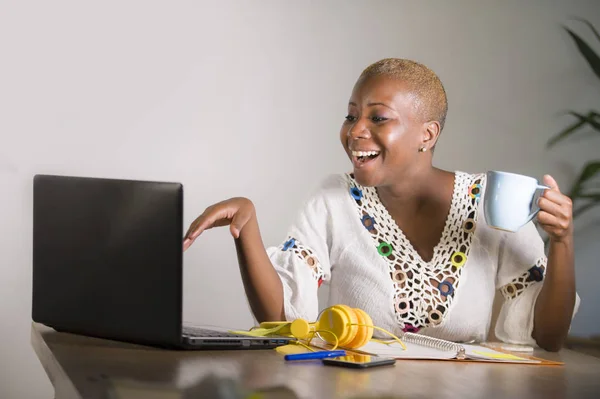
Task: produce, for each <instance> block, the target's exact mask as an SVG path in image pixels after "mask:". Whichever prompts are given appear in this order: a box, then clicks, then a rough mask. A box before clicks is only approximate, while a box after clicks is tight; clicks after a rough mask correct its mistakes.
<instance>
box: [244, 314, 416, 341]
mask: <svg viewBox="0 0 600 399" xmlns="http://www.w3.org/2000/svg"><path fill="white" fill-rule="evenodd" d="M374 329H376V330H380V331H383V332H385V333H387V334H389V335H390V336H392V337H393V338H394V340H395V341H397V342H399V343H400V344H401V345H402V347H403V348H405V346H404V344H403V343H402V341H400V339H399V338H398V337H396V336H395V335H394V334H392V333H390V332H389V331H386V330H384V329H382V328H379V327H375V326H374V325H373V320H372V319H371V317H370V316H369V315H368V314H367V313H366V312H365V311H364V310H362V309H359V308H351V307H349V306H347V305H334V306H331V307H329V308H326V309H325V310H323V311H322V312H321V314H320V316H319V320H318V321H316V322H314V323H309V322H308V321H306V320H304V319H296V320H293V321H291V322H287V321H275V322H273V321H267V322H262V323H260V325H259V326H258V328H254V329H252V330H250V331H249V332H248V334H249V335H254V336H268V335H284V336H292V337H294V338H296V339H298V340H307V341H309V342H310V341H311V340H312V338H313V337H314V336H315V335H319V337H320V338H321V339H322V340H323V341H325V342H327V343H329V344H331V345H334V348H336V347H338V346H339V347H342V348H347V349H358V348H361V347H362V346H364V345H365V344H366V343H367V342H369V341H370V340H371V339H372V338H373V330H374ZM236 332H237V331H236Z"/></svg>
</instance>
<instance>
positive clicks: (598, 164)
mask: <svg viewBox="0 0 600 399" xmlns="http://www.w3.org/2000/svg"><path fill="white" fill-rule="evenodd" d="M599 172H600V161H591V162H588V163H587V164H585V166H584V167H583V170H582V171H581V174H580V175H579V177H578V178H577V180H576V181H575V183H574V184H573V188H572V189H571V192H570V194H569V197H571V199H572V200H573V201H574V200H575V199H577V198H578V197H579V195H580V194H581V188H582V186H583V184H584V183H585V182H586V181H587V180H590V179H591V178H593V177H594V176H596V175H597V174H598V173H599Z"/></svg>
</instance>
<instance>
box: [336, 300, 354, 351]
mask: <svg viewBox="0 0 600 399" xmlns="http://www.w3.org/2000/svg"><path fill="white" fill-rule="evenodd" d="M334 307H337V308H339V309H340V310H342V311H343V312H344V313H345V314H346V317H347V322H346V323H344V334H343V335H342V336H341V337H340V336H338V340H339V342H338V344H339V346H347V345H348V344H349V343H350V342H352V341H353V340H354V338H356V333H357V332H358V328H359V327H358V326H357V325H356V324H359V323H358V317H356V312H355V311H354V309H352V308H351V307H350V306H347V305H335V306H334Z"/></svg>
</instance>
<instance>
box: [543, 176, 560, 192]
mask: <svg viewBox="0 0 600 399" xmlns="http://www.w3.org/2000/svg"><path fill="white" fill-rule="evenodd" d="M542 181H543V182H544V184H545V185H547V186H548V187H550V190H553V191H558V192H560V188H559V187H558V183H557V182H556V180H554V178H553V177H552V176H550V175H544V177H543V179H542Z"/></svg>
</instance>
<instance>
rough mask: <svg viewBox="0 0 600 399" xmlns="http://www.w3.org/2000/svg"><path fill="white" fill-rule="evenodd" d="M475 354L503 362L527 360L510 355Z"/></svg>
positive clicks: (478, 352) (493, 353)
mask: <svg viewBox="0 0 600 399" xmlns="http://www.w3.org/2000/svg"><path fill="white" fill-rule="evenodd" d="M473 353H475V354H477V355H481V356H485V357H489V358H491V359H501V360H527V359H523V358H522V357H519V356H515V355H511V354H509V353H496V352H481V351H473Z"/></svg>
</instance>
